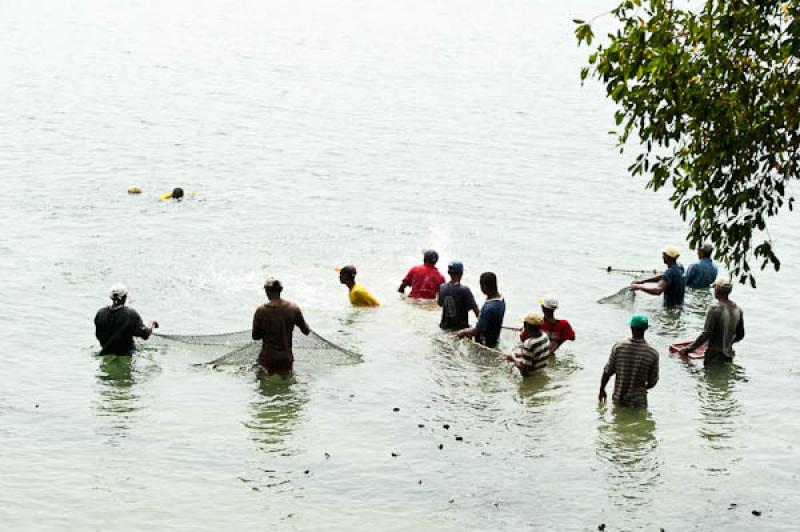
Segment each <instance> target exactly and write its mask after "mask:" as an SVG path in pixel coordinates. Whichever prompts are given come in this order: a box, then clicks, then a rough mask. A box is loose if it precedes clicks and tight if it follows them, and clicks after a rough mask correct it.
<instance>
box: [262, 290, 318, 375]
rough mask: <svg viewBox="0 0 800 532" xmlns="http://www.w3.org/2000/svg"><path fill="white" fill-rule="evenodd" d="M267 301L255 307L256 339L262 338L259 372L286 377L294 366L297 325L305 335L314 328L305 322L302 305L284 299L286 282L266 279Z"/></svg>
mask: <svg viewBox="0 0 800 532" xmlns="http://www.w3.org/2000/svg"><path fill="white" fill-rule="evenodd" d="M264 291H265V292H266V293H267V302H266V303H264V304H263V305H261V306H260V307H258V308H257V309H256V313H255V315H254V316H253V340H261V352H260V353H259V355H258V367H259V373H260V374H261V375H265V376H268V377H269V376H272V375H280V376H281V377H287V376H289V375H290V374H291V373H292V368H293V367H294V353H293V352H292V333H293V332H294V328H295V327H297V328H298V329H300V332H302V333H303V334H305V335H306V336H307V335H308V334H309V333H310V332H311V328H310V327H309V326H308V324H307V323H306V320H305V318H304V317H303V313H302V312H301V311H300V307H298V306H297V305H295V304H294V303H292V302H291V301H287V300H285V299H282V298H281V292H283V285H282V284H281V282H280V281H279V280H277V279H275V278H274V277H270V278H268V279H267V280H266V281H264Z"/></svg>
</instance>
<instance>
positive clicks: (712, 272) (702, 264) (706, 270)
mask: <svg viewBox="0 0 800 532" xmlns="http://www.w3.org/2000/svg"><path fill="white" fill-rule="evenodd" d="M713 251H714V248H713V247H711V244H703V245H702V246H700V247H699V248H697V258H698V259H699V262H695V263H694V264H690V265H689V268H688V269H687V270H686V275H684V276H683V282H684V284H686V288H708V287H709V286H711V284H712V283H713V282H714V280H715V279H716V278H717V265H716V264H714V261H712V260H711V253H712V252H713Z"/></svg>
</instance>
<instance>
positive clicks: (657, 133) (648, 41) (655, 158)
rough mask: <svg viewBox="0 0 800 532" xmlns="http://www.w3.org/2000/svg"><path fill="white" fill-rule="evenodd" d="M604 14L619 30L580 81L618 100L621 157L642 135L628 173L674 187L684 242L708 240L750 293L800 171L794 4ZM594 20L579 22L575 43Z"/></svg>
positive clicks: (642, 3) (799, 25)
mask: <svg viewBox="0 0 800 532" xmlns="http://www.w3.org/2000/svg"><path fill="white" fill-rule="evenodd" d="M617 1H619V0H617ZM606 15H611V16H613V17H615V18H616V19H617V21H618V23H619V29H618V30H617V31H616V33H613V34H608V40H607V41H605V42H604V43H603V44H600V45H597V46H596V47H594V49H593V50H592V53H591V55H590V56H589V66H587V67H585V68H584V69H582V71H581V80H585V79H586V78H587V76H589V75H590V74H591V75H592V76H593V77H595V78H597V79H599V80H602V82H603V83H604V84H605V88H606V91H607V94H608V96H609V97H610V98H611V99H612V100H613V101H614V102H615V103H616V105H617V111H616V114H615V118H616V123H617V126H618V130H617V131H615V132H613V134H615V135H617V136H618V139H619V145H620V151H623V149H624V146H625V145H626V143H627V141H628V139H629V137H630V136H631V135H634V137H638V140H639V142H638V147H637V150H638V154H637V157H636V159H635V162H634V163H633V164H632V165H631V166H630V167H629V171H630V173H631V174H632V175H634V176H637V175H644V176H647V177H648V178H649V181H648V183H647V187H648V188H651V189H653V190H658V189H660V188H662V187H664V186H665V185H668V186H670V187H671V189H672V191H673V192H672V195H671V198H670V199H671V201H672V203H673V205H674V206H675V208H676V209H677V210H678V211H679V212H680V214H681V216H682V217H683V219H684V220H687V221H688V222H689V234H688V239H689V241H690V242H691V243H692V245H697V244H698V243H700V242H701V241H704V240H710V241H711V242H713V243H714V245H715V247H716V250H717V252H716V254H717V258H718V259H720V260H722V261H723V262H724V263H726V264H727V266H728V268H729V269H730V271H731V273H732V274H733V275H735V276H736V277H738V279H739V281H740V282H747V281H748V280H749V282H750V283H751V284H752V285H753V286H755V278H754V276H753V270H752V269H751V264H750V261H751V260H753V259H755V261H756V263H758V262H760V268H761V269H762V270H763V269H764V268H766V267H767V266H768V265H771V266H772V267H773V268H774V269H775V270H779V269H780V264H781V263H780V261H779V259H778V257H777V256H776V253H775V250H774V249H773V243H772V240H771V238H770V237H769V232H768V229H767V221H768V220H769V219H770V218H771V217H773V216H775V215H776V214H778V212H779V211H780V210H782V207H784V205H786V207H788V208H789V210H791V209H792V206H793V202H794V197H793V196H792V190H791V184H792V181H793V180H794V179H796V178H797V177H798V172H799V171H800V167H798V165H799V164H800V160H799V156H800V79H799V78H800V69H799V68H798V56H799V55H800V0H790V1H788V2H780V1H779V0H699V1H698V0H694V1H688V0H687V1H683V2H681V1H680V0H679V1H678V2H676V5H673V2H672V1H671V0H624V1H622V2H621V3H620V4H619V5H618V6H617V7H616V8H615V9H613V10H612V11H611V12H610V13H608V14H606ZM596 18H597V17H595V19H596ZM592 22H593V20H592V21H588V22H584V21H583V20H575V23H576V24H577V27H576V30H575V35H576V37H577V39H578V42H579V43H585V44H586V45H588V46H591V45H592V41H593V39H594V33H593V29H592Z"/></svg>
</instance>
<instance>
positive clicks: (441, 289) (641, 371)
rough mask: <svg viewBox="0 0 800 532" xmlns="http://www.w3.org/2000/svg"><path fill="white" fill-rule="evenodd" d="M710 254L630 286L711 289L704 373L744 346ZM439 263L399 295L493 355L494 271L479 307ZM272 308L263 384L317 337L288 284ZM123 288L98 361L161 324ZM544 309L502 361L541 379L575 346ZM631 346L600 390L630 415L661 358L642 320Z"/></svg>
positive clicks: (726, 283)
mask: <svg viewBox="0 0 800 532" xmlns="http://www.w3.org/2000/svg"><path fill="white" fill-rule="evenodd" d="M711 253H712V249H711V247H710V246H708V245H703V246H701V247H700V248H699V249H698V258H699V261H698V262H697V263H696V264H692V265H691V266H690V267H689V268H688V271H686V272H685V273H684V271H683V267H682V266H680V265H679V264H678V257H679V255H680V253H679V251H678V250H677V249H676V248H675V247H674V246H667V247H666V248H664V250H663V252H662V258H663V260H664V263H665V264H666V265H667V268H666V270H665V271H664V272H663V273H662V274H660V275H657V276H654V277H651V278H649V279H644V280H640V281H634V282H632V283H631V285H630V288H631V289H632V290H639V291H642V292H645V293H648V294H653V295H662V294H663V297H664V303H665V304H666V305H668V306H675V305H680V304H682V303H683V299H684V292H685V288H686V287H687V286H688V287H690V288H708V287H709V286H713V287H714V294H715V297H716V299H717V302H716V303H715V304H713V305H712V306H711V307H710V308H709V310H708V313H707V316H706V321H705V326H704V329H703V332H702V333H701V334H700V336H698V337H697V339H696V340H695V341H694V342H693V343H692V344H691V345H690V346H688V347H686V348H684V349H682V350H681V351H680V354H681V355H687V354H688V353H689V352H691V351H692V350H694V349H696V348H697V347H700V346H702V345H705V344H707V345H708V347H707V349H706V355H705V364H710V363H718V362H730V361H731V360H732V359H733V356H734V351H733V347H732V346H733V344H734V343H735V342H738V341H739V340H741V339H742V338H743V337H744V321H743V318H742V311H741V309H740V308H739V307H738V306H737V305H736V303H734V302H733V301H731V300H730V298H729V295H730V293H731V290H732V289H733V285H732V283H731V280H730V278H728V277H725V276H718V275H717V273H718V272H717V267H716V265H714V263H713V261H712V260H711ZM438 260H439V255H438V253H437V252H436V251H433V250H427V251H425V252H424V254H423V262H422V264H420V265H418V266H414V267H413V268H411V269H410V270H409V271H408V273H407V274H406V276H405V277H404V278H403V280H402V282H401V283H400V287H399V288H398V292H400V293H403V294H405V290H406V288H409V287H410V288H411V290H410V292H409V294H408V297H409V298H412V299H418V300H431V301H434V300H435V301H436V302H437V303H438V305H439V306H440V307H441V308H442V314H441V320H440V323H439V326H440V328H441V329H443V330H446V331H451V332H453V333H455V334H456V335H457V336H458V337H459V338H468V339H471V340H473V341H475V342H478V343H480V344H482V345H484V346H486V347H488V348H495V347H496V346H497V344H498V340H499V338H500V332H501V330H502V327H503V319H504V317H505V311H506V304H505V300H504V299H503V296H502V295H501V294H500V292H499V290H498V286H497V276H496V275H495V274H494V273H493V272H484V273H482V274H481V275H480V280H479V283H480V289H481V292H482V293H483V294H484V295H485V296H486V300H485V302H484V303H483V305H482V306H481V308H480V309H479V308H478V304H477V302H476V301H475V297H474V296H473V294H472V291H471V290H470V288H469V287H468V286H466V285H463V284H462V283H461V280H462V277H463V275H464V264H463V263H462V262H460V261H452V262H450V263H449V264H448V267H447V273H448V275H449V277H450V280H449V281H447V280H445V278H444V276H443V275H442V274H441V273H440V272H439V270H438V269H437V267H436V264H437V262H438ZM336 271H338V273H339V282H340V283H341V284H343V285H344V286H346V287H347V289H348V295H349V300H350V303H351V304H352V305H353V306H356V307H377V306H380V302H379V301H378V300H377V299H376V298H375V297H374V296H373V295H372V294H370V293H369V292H368V291H367V289H366V288H364V287H363V286H362V285H361V284H359V283H358V282H356V275H357V273H358V272H357V270H356V268H355V266H353V265H347V266H344V267H341V268H337V269H336ZM264 290H265V292H266V296H267V302H266V303H264V304H263V305H260V306H259V307H258V308H257V309H256V312H255V314H254V316H253V328H252V338H253V340H255V341H261V342H262V347H261V351H260V353H259V357H258V362H257V368H258V372H259V373H260V374H261V375H266V376H272V375H280V376H287V375H289V374H290V373H291V372H292V369H293V365H294V356H293V353H292V334H293V332H294V329H295V327H296V328H298V329H299V330H300V332H301V333H303V334H305V335H308V334H310V332H311V328H310V327H309V326H308V324H307V323H306V321H305V318H304V317H303V313H302V311H301V310H300V307H298V306H297V305H296V304H295V303H293V302H291V301H288V300H286V299H283V298H282V297H281V294H282V292H283V285H282V283H281V282H280V281H279V280H278V279H275V278H273V277H270V278H268V279H267V280H266V281H265V283H264ZM127 295H128V292H127V289H126V288H125V287H124V286H122V285H115V286H113V287H112V289H111V294H110V297H111V301H112V303H111V305H109V306H108V307H104V308H102V309H100V310H99V311H98V312H97V315H96V317H95V329H96V336H97V339H98V341H99V342H100V344H101V346H102V348H101V351H100V354H101V355H105V354H130V353H132V352H133V350H134V349H135V346H134V342H133V337H139V338H142V339H145V340H146V339H147V338H149V337H150V335H151V334H152V332H153V330H154V329H155V328H157V327H158V322H156V321H151V322H149V323H148V324H147V325H145V324H144V322H143V321H142V318H141V317H140V316H139V314H138V313H137V312H136V311H135V310H133V309H132V308H130V307H127V306H126V301H127ZM539 304H540V310H532V311H530V312H528V313H527V314H526V315H525V316H524V317H523V318H522V322H523V323H522V328H521V331H520V343H519V345H518V346H517V347H516V348H515V349H514V351H513V352H512V353H511V354H509V355H505V358H506V360H508V361H509V362H511V363H512V364H513V365H514V366H515V367H516V368H517V369H518V371H519V373H520V374H521V375H522V376H523V377H526V376H529V375H534V374H538V373H542V372H543V371H544V370H545V367H546V366H547V364H548V361H549V360H550V358H551V357H553V356H554V355H555V353H556V351H557V350H558V349H559V347H560V346H561V345H562V344H563V343H564V342H566V341H574V340H575V332H574V331H573V330H572V327H571V325H570V324H569V322H568V321H567V320H563V319H557V318H556V317H555V311H556V309H557V308H558V306H559V305H558V300H557V299H556V298H555V297H553V296H546V297H544V298H542V299H540V300H539ZM470 312H472V313H474V314H475V317H476V318H477V322H476V323H475V325H474V326H470V323H469V314H470ZM629 325H630V329H631V336H630V338H626V339H624V340H621V341H619V342H617V343H615V344H614V346H613V348H612V349H611V354H610V356H609V359H608V362H607V364H606V365H605V368H604V371H603V375H602V378H601V384H600V394H599V399H600V401H605V400H606V392H605V387H606V385H607V383H608V381H609V380H610V378H611V377H612V376H615V375H616V378H615V382H614V392H613V397H612V398H613V400H614V402H615V403H617V404H620V405H623V406H628V407H645V406H647V390H649V389H651V388H653V387H654V386H655V385H656V383H657V382H658V358H659V357H658V352H657V351H656V350H655V349H654V348H653V347H652V346H650V345H649V344H648V343H647V342H646V340H645V338H644V336H645V332H646V330H647V328H648V326H649V321H648V318H647V317H646V316H644V315H641V314H637V315H634V316H633V317H632V318H631V319H630V320H629Z"/></svg>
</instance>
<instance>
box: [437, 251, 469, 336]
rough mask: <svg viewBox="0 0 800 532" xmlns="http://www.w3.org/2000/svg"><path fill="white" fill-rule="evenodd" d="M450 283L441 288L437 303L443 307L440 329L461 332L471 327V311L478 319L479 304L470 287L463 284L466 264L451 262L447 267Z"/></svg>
mask: <svg viewBox="0 0 800 532" xmlns="http://www.w3.org/2000/svg"><path fill="white" fill-rule="evenodd" d="M447 273H448V274H450V282H449V283H446V284H443V285H442V286H440V287H439V298H438V299H437V302H438V303H439V306H440V307H442V321H441V322H440V323H439V327H441V328H442V329H444V330H446V331H460V330H461V329H466V328H468V327H469V311H470V310H471V311H473V312H474V313H475V317H478V314H479V311H478V304H477V303H475V297H474V296H473V295H472V290H470V289H469V287H468V286H464V285H462V284H461V277H462V276H463V275H464V264H463V263H461V262H459V261H453V262H451V263H450V264H449V265H448V267H447Z"/></svg>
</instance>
